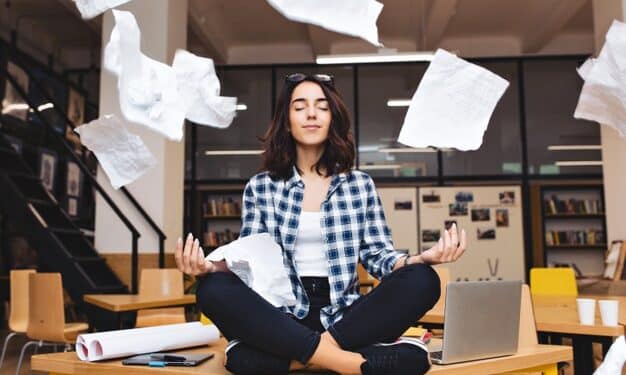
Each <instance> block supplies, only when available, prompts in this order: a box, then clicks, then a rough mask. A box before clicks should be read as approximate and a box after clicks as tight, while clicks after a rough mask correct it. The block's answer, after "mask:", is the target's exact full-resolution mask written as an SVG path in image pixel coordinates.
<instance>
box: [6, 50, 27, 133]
mask: <svg viewBox="0 0 626 375" xmlns="http://www.w3.org/2000/svg"><path fill="white" fill-rule="evenodd" d="M7 72H8V73H9V74H10V75H11V77H13V79H15V81H17V84H18V85H19V87H20V88H21V89H22V90H23V91H24V92H25V93H26V94H28V74H26V72H25V71H24V70H23V69H22V68H20V67H19V66H18V65H16V64H14V63H12V62H10V61H9V62H8V63H7ZM1 109H2V114H3V115H11V116H13V117H17V118H19V119H21V120H23V121H26V118H27V117H28V104H27V103H26V101H25V100H24V98H23V97H22V95H20V93H19V91H18V89H16V88H15V87H14V86H13V84H12V83H11V82H10V81H9V79H8V78H7V79H6V81H5V85H4V96H3V97H2V108H1Z"/></svg>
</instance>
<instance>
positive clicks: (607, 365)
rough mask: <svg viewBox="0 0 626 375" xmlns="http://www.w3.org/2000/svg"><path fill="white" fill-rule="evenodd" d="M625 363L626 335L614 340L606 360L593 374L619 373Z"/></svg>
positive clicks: (607, 374)
mask: <svg viewBox="0 0 626 375" xmlns="http://www.w3.org/2000/svg"><path fill="white" fill-rule="evenodd" d="M624 364H626V341H625V340H624V336H620V337H618V338H617V339H616V340H615V341H614V342H613V344H612V345H611V347H610V348H609V351H608V352H607V353H606V355H605V356H604V361H602V363H601V364H600V366H599V367H598V368H597V369H596V371H595V372H594V373H593V375H615V374H618V375H619V374H621V373H622V368H623V367H624Z"/></svg>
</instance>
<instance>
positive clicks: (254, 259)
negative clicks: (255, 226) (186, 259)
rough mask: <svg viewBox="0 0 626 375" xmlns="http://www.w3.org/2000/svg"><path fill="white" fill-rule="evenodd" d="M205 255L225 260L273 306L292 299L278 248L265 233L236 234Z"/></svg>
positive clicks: (290, 301) (286, 304) (234, 271)
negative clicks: (241, 235) (244, 235)
mask: <svg viewBox="0 0 626 375" xmlns="http://www.w3.org/2000/svg"><path fill="white" fill-rule="evenodd" d="M206 259H208V260H211V261H220V260H223V259H224V260H226V265H227V266H228V268H229V269H230V270H231V271H232V272H233V273H235V274H236V275H237V276H238V277H239V278H240V279H241V280H242V281H243V282H244V283H245V284H246V285H248V286H249V287H250V288H252V290H254V291H255V292H257V293H258V294H259V295H260V296H261V297H263V298H264V299H265V300H266V301H268V302H269V303H271V304H272V305H274V306H276V307H280V306H292V305H294V304H295V303H296V297H295V295H294V294H293V291H292V290H291V282H290V281H289V276H288V275H287V270H286V268H285V265H284V263H283V253H282V249H281V248H280V246H279V245H278V244H277V243H276V242H274V240H273V239H272V238H271V237H270V235H269V233H260V234H253V235H251V236H247V237H243V238H239V239H237V240H235V241H233V242H231V243H229V244H227V245H224V246H220V247H219V248H217V249H215V250H214V251H213V252H211V253H210V254H209V255H208V256H207V257H206Z"/></svg>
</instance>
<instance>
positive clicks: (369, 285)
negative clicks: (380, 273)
mask: <svg viewBox="0 0 626 375" xmlns="http://www.w3.org/2000/svg"><path fill="white" fill-rule="evenodd" d="M356 271H357V274H358V275H359V285H360V288H359V289H360V290H359V292H361V294H367V293H368V292H369V291H371V290H372V289H374V288H375V287H376V286H377V285H378V284H380V281H378V280H377V279H375V278H374V277H373V276H372V275H370V274H369V273H368V272H367V270H366V269H365V267H363V265H362V264H361V263H359V265H358V266H357V268H356Z"/></svg>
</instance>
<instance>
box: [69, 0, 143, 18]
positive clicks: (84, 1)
mask: <svg viewBox="0 0 626 375" xmlns="http://www.w3.org/2000/svg"><path fill="white" fill-rule="evenodd" d="M129 1H131V0H74V3H76V8H78V11H79V12H80V15H81V17H83V19H85V20H88V19H90V18H94V17H95V16H97V15H99V14H101V13H104V12H106V11H107V10H109V9H112V8H115V7H118V6H120V5H122V4H125V3H127V2H129Z"/></svg>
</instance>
